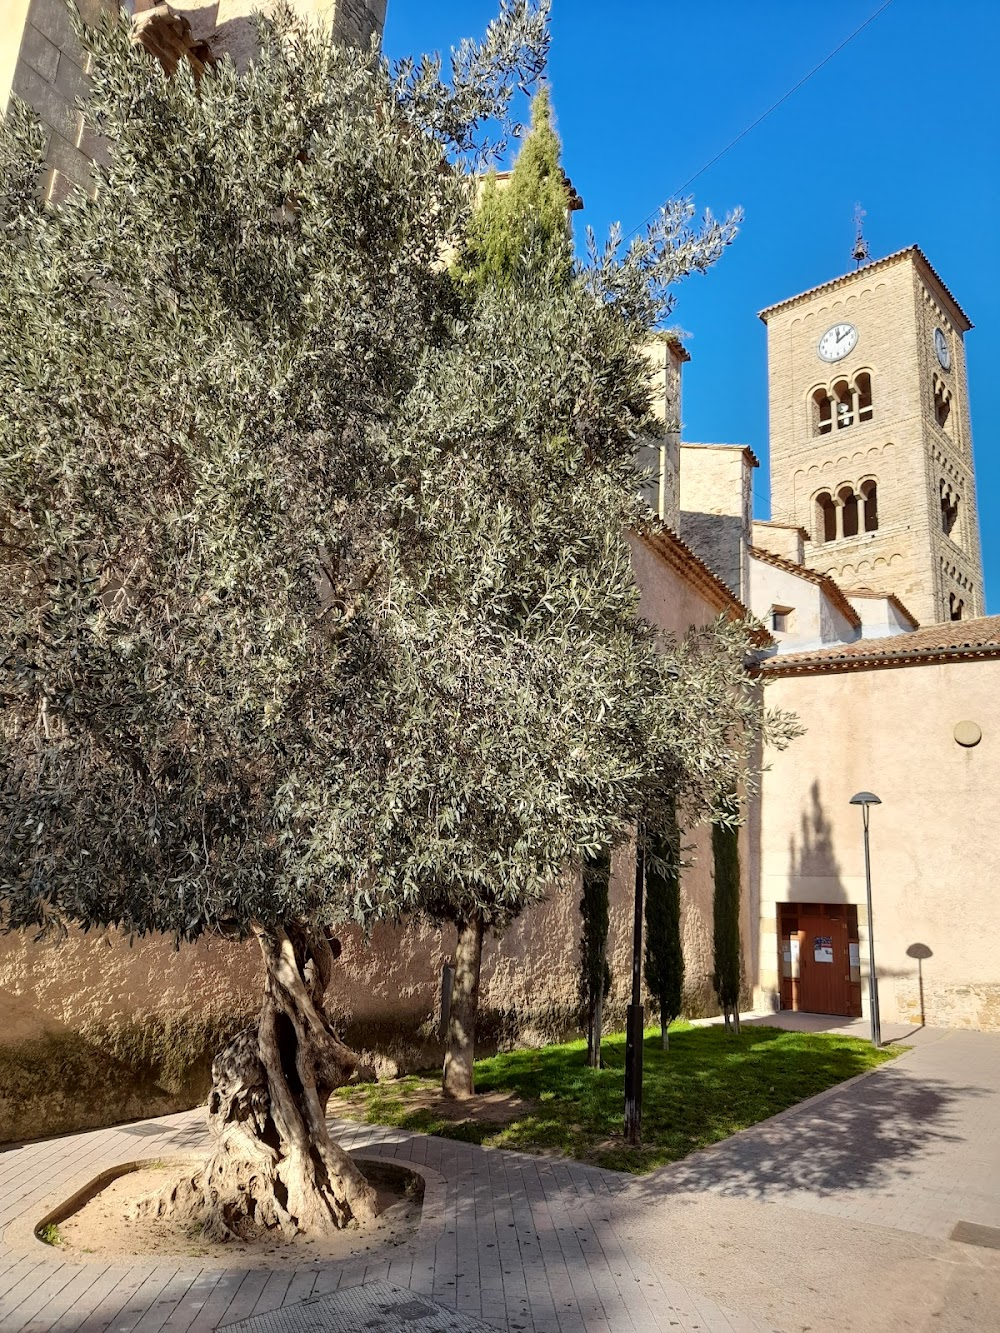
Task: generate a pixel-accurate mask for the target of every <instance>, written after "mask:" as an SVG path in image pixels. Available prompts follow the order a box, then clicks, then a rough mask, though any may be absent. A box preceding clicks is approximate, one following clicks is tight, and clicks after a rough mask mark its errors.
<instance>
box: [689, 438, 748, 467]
mask: <svg viewBox="0 0 1000 1333" xmlns="http://www.w3.org/2000/svg"><path fill="white" fill-rule="evenodd" d="M681 448H682V449H742V450H743V452H744V453H745V454H746V456H747V458H749V460H750V466H751V467H760V459H759V458H758V457H757V455H756V454H755V453H754V451H753V450H752V449H751V448H750V446H749V445H748V444H712V443H711V442H704V441H702V440H681Z"/></svg>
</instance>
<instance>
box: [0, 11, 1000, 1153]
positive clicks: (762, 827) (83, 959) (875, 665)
mask: <svg viewBox="0 0 1000 1333" xmlns="http://www.w3.org/2000/svg"><path fill="white" fill-rule="evenodd" d="M108 4H109V0H80V7H81V10H82V11H83V13H84V15H85V17H87V18H88V19H91V20H92V19H93V18H94V17H96V16H97V15H98V14H99V12H100V11H101V9H102V8H103V7H105V6H106V5H108ZM296 7H298V8H300V9H302V10H304V11H305V12H307V13H308V14H309V15H310V16H318V15H320V14H324V15H325V16H326V17H327V18H328V20H329V21H330V22H332V23H333V25H334V28H335V30H336V31H337V32H338V33H339V34H340V35H341V36H342V37H343V38H344V39H345V40H350V41H354V42H365V41H367V40H369V39H370V37H371V35H372V33H373V32H376V31H380V30H381V26H382V22H383V19H384V14H385V0H296ZM130 8H131V9H132V11H133V13H134V24H135V33H136V37H137V40H139V41H140V42H141V43H142V45H143V46H145V48H146V49H147V50H148V51H149V52H150V53H151V54H153V55H155V56H156V57H157V59H159V60H160V61H161V63H162V64H163V65H164V67H165V68H166V69H168V70H169V69H170V68H171V62H173V63H174V64H175V65H176V62H177V61H179V60H181V59H186V60H189V61H190V62H191V63H192V65H193V67H194V68H195V70H196V72H198V69H199V67H200V68H204V66H205V65H207V64H210V63H211V62H212V60H214V59H216V58H218V57H219V55H221V54H223V53H229V54H230V55H232V57H233V59H234V60H235V61H236V62H237V64H240V63H241V62H243V61H244V60H245V59H246V58H247V53H248V51H249V50H250V49H251V48H250V47H249V45H248V43H249V42H250V41H251V40H252V34H251V32H250V28H249V26H248V21H247V13H248V11H249V9H250V8H252V6H248V5H247V4H246V3H245V0H219V3H216V2H215V0H211V3H210V2H209V0H188V3H177V4H171V5H167V4H159V5H156V4H152V3H150V0H135V3H134V4H133V5H132V6H130ZM7 9H8V11H10V12H11V15H10V17H9V18H8V19H7V21H5V25H4V28H3V31H2V32H0V111H2V110H3V109H4V108H5V107H6V105H7V103H8V101H9V96H10V93H11V91H13V92H14V93H17V94H18V95H19V96H21V97H22V98H24V99H25V100H26V101H27V102H29V103H30V104H31V105H32V106H33V107H34V108H35V109H36V111H37V112H38V113H39V115H40V117H41V119H42V121H43V123H44V124H45V126H46V128H47V131H48V133H49V150H48V161H49V173H48V178H47V180H46V182H45V186H44V188H45V192H46V197H47V198H49V199H52V200H59V199H60V198H62V197H63V196H64V195H65V193H66V192H67V191H68V190H70V189H71V188H72V187H73V186H74V185H82V186H84V187H86V186H88V184H89V180H90V177H89V159H91V158H92V157H93V156H94V155H95V154H96V153H98V152H99V151H101V149H100V146H99V145H95V144H93V143H90V142H88V140H87V138H86V136H85V134H84V132H83V129H82V125H81V121H80V117H79V113H78V112H77V111H76V109H75V105H74V103H75V99H76V97H77V96H78V95H80V93H81V92H82V91H83V89H84V87H85V83H84V73H83V62H82V59H81V56H80V52H79V49H78V47H77V45H76V43H75V38H74V36H73V33H72V29H71V27H70V25H69V23H68V20H67V16H66V11H65V8H64V6H63V4H62V0H10V3H9V4H8V6H7ZM716 280H717V281H725V277H724V271H723V272H720V275H719V277H718V278H717V279H716ZM760 318H761V319H762V321H763V323H764V325H765V327H766V337H767V345H768V380H769V402H770V442H769V443H770V450H769V452H770V474H771V475H770V504H771V518H770V519H769V520H759V519H755V518H754V517H753V488H754V479H755V476H757V475H758V474H759V462H758V459H757V457H756V456H755V454H754V452H753V450H752V449H751V448H749V447H748V446H747V445H746V444H744V443H722V444H717V443H712V444H708V443H693V442H687V441H686V440H685V439H684V432H683V427H682V424H681V423H682V412H681V378H682V374H683V373H687V372H685V366H686V365H687V363H689V361H690V356H689V354H688V352H687V350H686V349H685V347H684V346H683V343H682V342H681V340H680V339H679V338H677V337H676V336H673V335H670V334H661V335H658V336H657V337H656V338H654V339H653V340H652V341H651V343H650V345H649V347H648V349H647V352H648V356H649V360H650V373H651V377H652V385H653V392H654V401H655V404H656V408H657V412H658V415H659V417H660V421H661V425H662V434H661V436H660V438H658V439H656V440H655V441H652V442H650V443H649V444H648V445H647V446H646V447H645V448H644V449H643V450H642V451H641V455H640V459H639V462H640V465H641V466H642V467H643V468H644V469H645V472H646V482H645V483H644V484H645V486H646V490H645V494H646V496H647V499H648V500H649V503H650V506H651V508H652V510H653V511H654V512H655V513H656V514H657V516H658V517H659V519H660V520H661V523H660V524H659V525H658V527H657V528H656V530H655V531H647V532H644V533H641V534H640V533H635V534H633V535H632V538H631V542H632V550H633V567H634V571H635V577H636V581H637V584H638V586H639V589H640V594H641V600H640V609H641V612H642V614H643V615H644V616H646V618H647V619H649V620H650V621H651V622H653V623H654V624H656V625H658V626H659V627H661V628H663V629H665V630H669V631H672V632H674V633H678V634H682V633H683V632H684V631H685V630H687V629H688V628H690V627H691V626H696V625H704V624H707V623H710V622H711V621H713V620H714V619H715V618H716V617H717V616H719V615H724V616H729V617H731V618H734V619H741V618H743V617H745V616H746V615H747V614H748V612H749V613H752V614H753V615H754V616H756V617H757V618H758V619H759V620H760V621H762V622H763V624H764V626H765V627H766V630H767V635H766V641H765V644H764V646H763V647H762V648H760V650H759V652H758V654H757V657H756V660H755V661H754V662H753V663H752V664H751V668H750V669H751V670H752V671H753V673H754V674H755V676H756V678H757V679H758V680H759V682H760V683H761V686H762V688H763V691H764V697H765V701H766V703H767V704H768V705H769V706H773V707H779V708H782V709H786V710H788V711H790V712H793V713H795V714H796V715H797V717H798V719H799V721H800V723H801V724H802V726H803V728H804V734H803V735H802V736H801V737H799V738H798V739H796V740H795V741H793V742H792V744H791V745H790V746H789V747H788V748H787V749H786V750H784V751H782V752H780V753H774V754H770V753H765V754H764V756H763V771H762V774H761V778H760V787H759V791H758V792H757V794H756V795H755V796H754V798H753V800H752V801H751V803H750V806H749V809H748V810H747V811H746V820H745V825H744V828H743V830H742V833H741V839H740V848H741V860H742V867H743V875H744V883H743V895H742V904H741V935H742V940H743V949H744V958H743V972H744V982H745V985H744V998H745V1001H746V1004H747V1005H748V1006H749V1005H751V1004H752V1005H753V1006H754V1007H755V1008H756V1009H758V1010H763V1011H767V1012H771V1011H775V1010H780V1009H792V1010H807V1011H813V1012H818V1013H822V1014H828V1015H833V1016H838V1015H839V1016H844V1017H847V1016H859V1015H863V1014H866V1013H867V1012H868V956H869V945H870V943H873V944H874V952H875V958H876V971H877V976H878V984H879V997H880V1003H881V1013H882V1017H883V1019H885V1020H886V1021H893V1020H900V1021H905V1022H908V1023H914V1024H917V1023H927V1024H931V1025H942V1026H959V1027H974V1028H992V1029H998V1030H1000V951H998V950H997V948H996V945H995V934H996V931H997V927H998V925H1000V909H998V907H997V892H996V886H997V884H998V882H1000V852H998V849H997V840H996V834H995V830H994V820H993V818H992V815H993V805H994V804H995V796H994V793H995V792H996V791H997V790H1000V660H998V659H1000V616H996V617H987V616H984V614H983V612H984V600H983V577H982V568H981V559H980V550H979V533H978V523H977V510H976V496H975V475H974V468H973V455H972V438H971V429H970V421H969V406H968V390H967V382H966V363H965V345H964V339H965V335H966V334H967V333H968V332H969V330H970V329H971V328H972V325H971V322H970V320H969V318H968V316H967V315H966V314H965V313H964V311H963V310H962V307H961V306H960V305H959V303H958V301H957V300H956V298H955V297H954V296H953V295H952V293H951V292H950V291H949V290H948V288H947V287H946V285H945V283H944V282H943V280H942V279H941V278H940V277H939V276H938V274H937V273H936V272H935V270H934V269H933V267H932V266H931V264H930V262H929V261H928V259H927V258H926V257H925V255H924V254H923V253H922V251H921V250H919V249H918V248H917V247H916V246H911V247H909V248H907V249H904V250H900V251H898V252H896V253H895V254H891V255H888V256H886V257H885V258H882V259H878V260H875V261H874V262H867V263H864V264H862V265H861V266H859V267H858V268H857V269H856V270H854V271H853V272H848V273H844V274H842V275H840V276H836V277H833V278H832V279H831V280H830V281H828V282H825V283H823V284H821V285H820V286H818V287H814V288H812V289H811V290H809V291H806V292H800V293H798V294H793V295H789V296H788V297H787V298H786V299H783V300H780V301H778V302H777V303H775V304H773V305H771V306H769V307H768V308H767V309H766V310H764V311H762V312H761V316H760ZM862 791H867V792H871V793H874V794H875V795H876V796H877V797H878V798H879V804H877V805H874V806H872V807H870V834H871V888H872V912H871V914H869V911H868V906H867V901H868V896H867V883H866V876H865V861H864V844H863V839H862V817H861V811H860V810H859V808H858V807H857V806H856V805H852V804H851V798H852V796H854V795H855V794H856V793H858V792H862ZM684 834H685V842H686V843H687V845H688V846H689V847H690V849H691V851H690V855H689V863H688V864H687V865H686V866H685V868H684V870H683V873H682V935H683V944H684V951H685V958H686V968H687V982H686V989H685V1009H686V1012H687V1013H689V1014H691V1015H692V1016H697V1015H704V1014H707V1013H712V1012H716V1009H717V1006H716V1005H715V998H714V995H713V991H712V982H711V977H712V971H713V957H712V897H713V882H712V874H713V872H712V854H711V837H710V830H709V829H708V827H707V826H702V827H700V828H695V829H686V830H684ZM633 883H634V856H633V851H632V849H631V848H629V847H625V848H622V849H621V850H620V851H619V852H617V853H616V854H615V857H614V862H613V879H612V895H611V934H610V938H609V946H608V951H609V963H610V967H611V972H612V975H613V977H614V979H615V985H614V990H613V992H612V995H611V997H610V999H609V1003H608V1006H607V1012H608V1014H609V1018H610V1019H612V1020H615V1019H618V1018H621V1017H623V1016H624V1004H625V1002H626V999H627V990H628V978H629V974H630V962H629V958H630V951H631V930H632V892H633ZM579 896H580V890H579V884H578V878H577V877H574V876H573V875H571V874H567V876H566V878H565V882H562V883H560V884H557V885H554V886H553V893H552V895H551V898H550V900H549V901H548V902H547V903H545V904H543V905H542V906H540V907H538V908H535V909H533V910H532V911H530V912H527V913H525V914H524V915H523V916H522V917H521V918H520V919H519V920H518V921H516V922H515V923H514V925H513V926H512V927H511V928H510V930H509V931H507V932H506V934H505V935H504V936H503V937H502V938H501V939H499V940H490V941H489V942H488V944H487V946H486V951H485V955H484V966H483V976H482V984H481V1015H482V1018H481V1029H480V1030H481V1035H482V1037H483V1039H484V1046H485V1045H488V1044H489V1043H490V1042H491V1041H495V1042H497V1043H504V1044H513V1043H515V1042H523V1041H529V1042H540V1041H543V1040H550V1039H552V1038H553V1037H556V1036H561V1035H565V1034H566V1033H568V1032H571V1031H573V1030H575V1029H576V1027H577V1026H578V1021H579V991H578V984H579V983H578V976H579V936H580V917H579V911H578V902H579ZM453 946H454V936H453V933H452V932H449V931H442V930H439V929H437V928H434V927H432V926H430V925H429V924H428V923H426V922H419V921H414V922H410V923H409V924H407V925H405V926H390V925H382V926H379V927H376V929H375V930H374V932H373V934H372V936H371V938H369V939H365V938H363V937H362V935H361V933H360V932H359V931H356V930H354V931H352V930H348V931H346V932H345V933H344V938H343V954H342V957H341V960H340V963H339V965H338V976H337V987H336V991H337V993H336V996H335V997H334V998H333V1003H332V1006H331V1009H332V1011H336V1012H338V1014H339V1017H340V1019H341V1020H342V1026H343V1029H344V1032H345V1035H346V1037H347V1039H348V1040H349V1041H350V1042H351V1044H352V1045H354V1046H355V1047H357V1048H358V1049H366V1050H368V1051H369V1052H371V1053H372V1054H373V1055H374V1056H375V1058H376V1060H377V1062H378V1064H379V1065H380V1068H381V1070H382V1072H384V1073H392V1072H394V1071H397V1070H403V1069H407V1068H415V1067H424V1066H425V1065H426V1064H427V1062H428V1059H433V1058H434V1054H435V1041H436V1034H437V1032H438V1030H439V1023H440V1017H441V996H442V987H441V981H442V968H443V966H444V965H445V964H446V963H447V962H448V960H449V957H450V955H451V952H452V949H453ZM258 973H259V961H258V958H257V956H256V951H255V950H254V949H253V948H252V947H251V946H248V945H245V944H241V943H238V942H234V941H230V940H224V939H214V938H205V939H203V940H200V941H198V942H197V943H196V944H194V945H189V946H185V947H184V948H183V949H182V950H180V951H179V952H175V950H174V947H173V941H172V940H169V939H164V938H146V939H143V940H140V941H137V942H136V943H135V944H134V946H132V947H130V946H129V944H128V943H127V942H126V941H125V940H124V939H122V938H120V937H118V936H117V935H116V934H115V933H114V932H111V931H108V932H105V933H104V934H103V935H101V936H98V935H97V933H96V932H95V933H92V934H90V935H84V934H83V933H82V932H80V931H75V930H71V931H70V932H69V934H68V937H67V939H66V940H65V942H63V943H62V944H60V945H58V946H57V945H55V944H52V943H50V942H37V941H34V940H32V939H30V938H28V937H27V936H25V935H23V934H20V935H12V936H9V937H6V938H0V1012H2V1014H3V1019H4V1030H3V1035H2V1037H0V1064H2V1066H3V1069H4V1070H5V1074H4V1078H3V1080H2V1086H0V1142H2V1141H6V1140H11V1139H21V1138H30V1137H34V1136H36V1135H38V1134H48V1133H54V1132H58V1131H60V1130H66V1131H68V1130H75V1129H83V1128H88V1127H91V1126H94V1125H100V1124H107V1123H111V1122H113V1121H114V1120H121V1119H124V1118H130V1117H136V1116H144V1115H151V1114H157V1113H163V1112H166V1111H171V1110H177V1109H180V1108H181V1107H184V1106H190V1105H192V1104H194V1102H195V1101H197V1100H198V1098H199V1097H200V1096H201V1095H202V1094H203V1092H204V1089H205V1087H206V1086H207V1083H206V1069H207V1059H208V1058H210V1055H211V1053H212V1052H213V1051H214V1050H216V1049H218V1046H219V1045H220V1039H221V1038H224V1037H225V1036H228V1035H231V1031H233V1030H236V1027H238V1026H239V1025H241V1024H245V1023H247V1022H249V1021H252V1017H253V1015H254V1014H255V1011H256V1010H257V1008H258V1006H259V986H260V981H259V975H258ZM234 1025H236V1027H234ZM70 1089H72V1094H73V1095H72V1096H71V1097H70V1096H60V1095H59V1094H60V1093H61V1092H69V1090H70Z"/></svg>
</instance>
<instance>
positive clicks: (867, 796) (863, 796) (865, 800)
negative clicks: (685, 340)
mask: <svg viewBox="0 0 1000 1333" xmlns="http://www.w3.org/2000/svg"><path fill="white" fill-rule="evenodd" d="M850 804H851V805H881V804H882V802H881V801H880V800H879V798H878V797H877V796H876V795H875V793H874V792H871V791H859V792H857V793H856V794H855V795H854V796H852V797H851V800H850Z"/></svg>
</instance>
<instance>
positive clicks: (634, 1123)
mask: <svg viewBox="0 0 1000 1333" xmlns="http://www.w3.org/2000/svg"><path fill="white" fill-rule="evenodd" d="M644 834H645V831H644V829H643V826H642V825H641V824H640V825H639V826H638V828H637V829H636V831H635V921H634V923H633V927H632V1003H631V1004H630V1005H629V1007H628V1019H627V1021H626V1024H625V1142H626V1143H628V1144H631V1146H632V1147H636V1148H637V1147H638V1146H639V1142H640V1140H641V1137H642V1032H643V1028H644V1026H645V1022H644V1018H645V1015H644V1011H643V1005H642V1000H641V994H640V982H641V979H642V975H641V974H642V898H643V889H644V888H645V883H646V849H645V846H644Z"/></svg>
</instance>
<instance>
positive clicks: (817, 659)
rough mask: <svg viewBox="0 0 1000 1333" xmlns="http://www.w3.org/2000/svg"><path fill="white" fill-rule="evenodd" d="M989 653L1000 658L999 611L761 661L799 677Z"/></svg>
mask: <svg viewBox="0 0 1000 1333" xmlns="http://www.w3.org/2000/svg"><path fill="white" fill-rule="evenodd" d="M987 657H1000V616H978V617H977V618H976V619H975V620H954V621H951V620H949V621H945V622H944V623H943V624H940V625H927V626H925V627H924V628H923V629H917V630H914V631H913V633H912V634H891V635H889V636H887V637H886V638H883V639H856V640H855V641H854V643H837V644H827V645H825V646H824V647H822V648H811V649H809V650H808V651H807V652H803V653H784V654H782V655H780V656H778V657H770V658H767V660H766V661H763V662H761V663H760V667H759V670H760V671H761V672H762V673H763V674H764V675H768V676H790V675H796V676H798V675H807V674H809V673H811V672H824V673H827V672H833V671H853V670H871V669H873V668H877V667H901V666H917V665H919V664H920V663H921V662H939V661H954V660H956V659H972V658H987Z"/></svg>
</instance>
